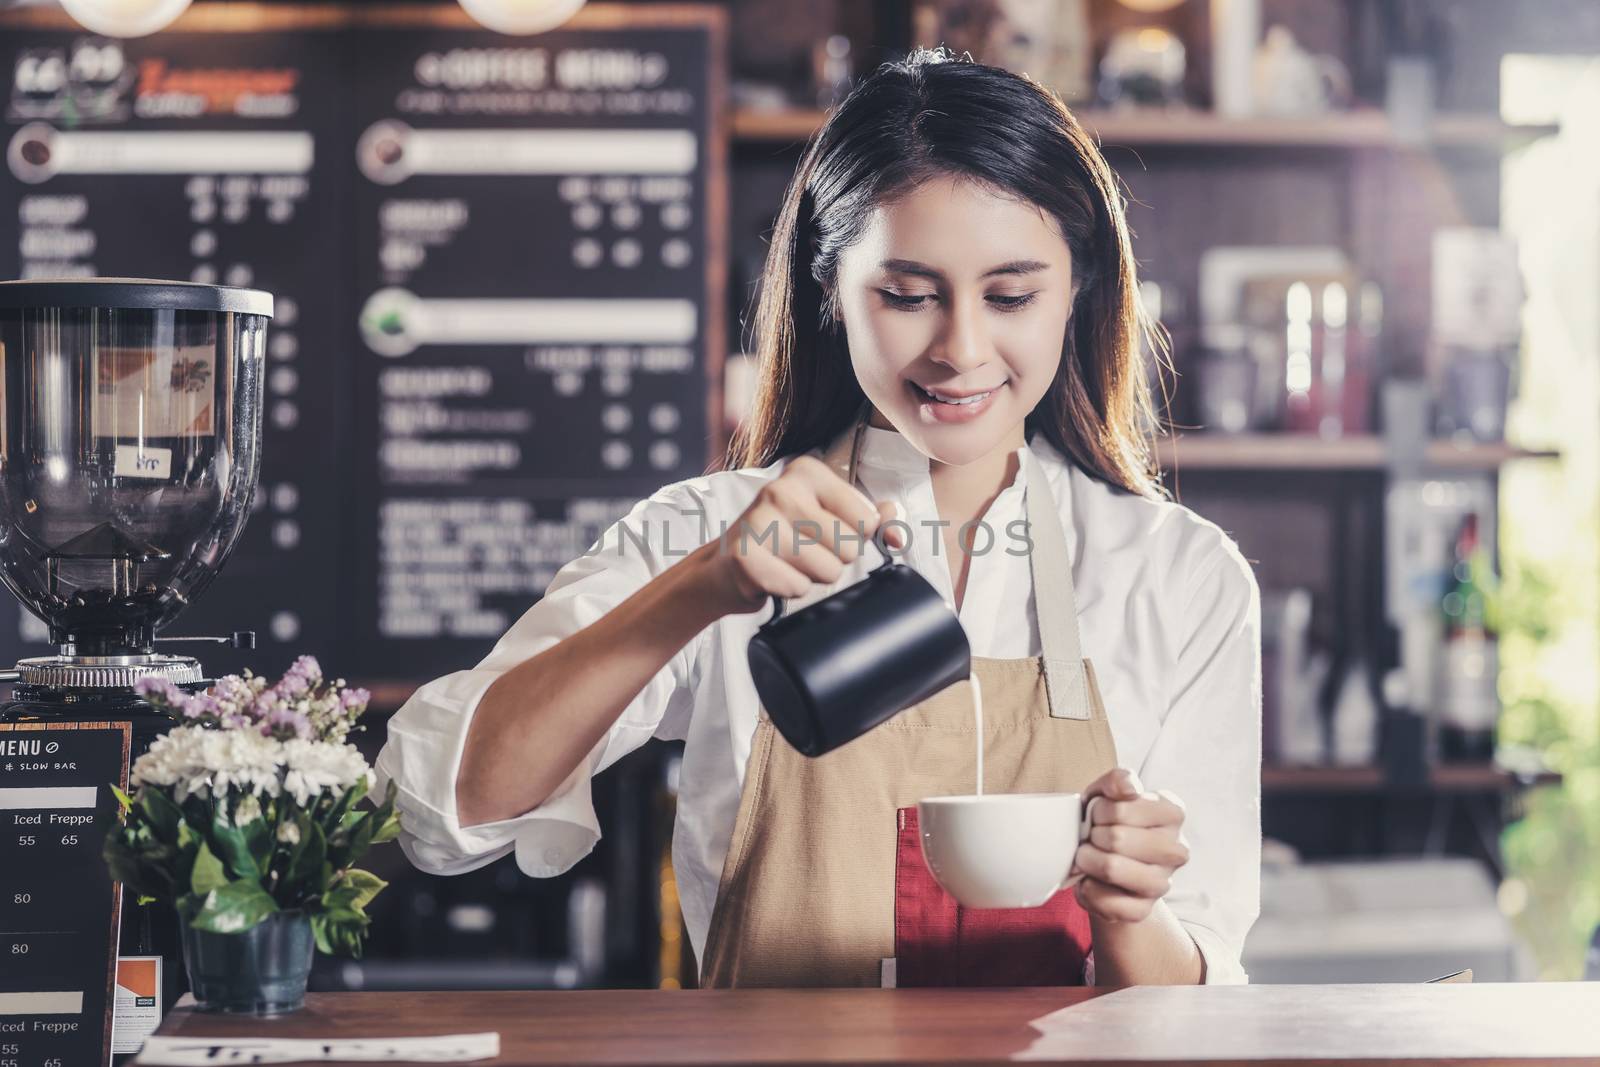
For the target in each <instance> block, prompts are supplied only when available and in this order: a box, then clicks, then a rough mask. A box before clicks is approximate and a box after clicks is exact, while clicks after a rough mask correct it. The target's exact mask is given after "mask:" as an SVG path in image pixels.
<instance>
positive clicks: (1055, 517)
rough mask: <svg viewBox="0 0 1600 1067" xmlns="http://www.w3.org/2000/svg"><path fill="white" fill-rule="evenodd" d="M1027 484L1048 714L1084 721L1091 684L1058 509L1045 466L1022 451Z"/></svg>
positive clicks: (1030, 451)
mask: <svg viewBox="0 0 1600 1067" xmlns="http://www.w3.org/2000/svg"><path fill="white" fill-rule="evenodd" d="M1026 457H1027V458H1026V462H1027V467H1028V475H1027V478H1028V481H1027V486H1026V488H1025V490H1024V493H1023V495H1024V498H1025V501H1026V504H1027V508H1028V531H1029V537H1030V539H1031V540H1032V542H1033V551H1032V552H1030V553H1029V555H1028V564H1029V567H1030V568H1031V570H1032V573H1033V607H1034V615H1035V617H1036V618H1037V619H1038V620H1039V645H1040V648H1041V649H1042V651H1043V654H1044V683H1045V689H1046V691H1048V693H1049V694H1050V715H1051V717H1052V718H1056V719H1087V718H1089V717H1090V709H1089V683H1088V678H1087V676H1086V674H1085V672H1084V667H1083V641H1082V638H1081V636H1080V635H1079V632H1078V594H1077V591H1076V590H1075V589H1074V588H1073V584H1072V557H1071V556H1069V555H1068V554H1067V537H1066V534H1065V533H1064V532H1063V531H1062V528H1061V510H1060V508H1058V507H1057V506H1056V502H1055V497H1054V495H1053V494H1052V493H1051V492H1050V484H1049V482H1047V481H1046V480H1045V473H1044V465H1043V464H1041V463H1040V462H1039V460H1038V457H1036V456H1035V455H1034V454H1033V449H1032V448H1029V449H1027V451H1026Z"/></svg>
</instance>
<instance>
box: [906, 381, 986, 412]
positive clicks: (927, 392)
mask: <svg viewBox="0 0 1600 1067" xmlns="http://www.w3.org/2000/svg"><path fill="white" fill-rule="evenodd" d="M911 384H912V385H913V386H914V387H915V388H916V390H917V392H919V393H921V394H922V395H923V396H924V397H926V398H928V399H929V400H934V401H937V402H939V403H941V404H950V405H953V406H960V405H964V404H976V403H978V402H980V401H981V400H983V399H984V398H985V397H987V396H988V395H989V394H990V393H993V392H994V391H995V390H996V389H999V388H1000V387H1001V386H1003V385H1005V383H1004V382H1001V383H1000V385H997V386H994V387H993V388H990V389H981V390H974V391H970V392H958V391H956V390H953V389H933V388H929V387H927V386H923V385H919V384H918V383H916V382H912V383H911Z"/></svg>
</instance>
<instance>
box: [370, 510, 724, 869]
mask: <svg viewBox="0 0 1600 1067" xmlns="http://www.w3.org/2000/svg"><path fill="white" fill-rule="evenodd" d="M707 529H708V524H707V519H706V516H705V515H704V512H703V504H702V498H701V497H700V496H699V495H698V494H693V493H689V492H686V491H684V489H683V487H682V483H678V484H677V485H673V486H667V487H666V488H664V489H662V490H660V491H659V492H657V493H656V494H654V495H652V496H651V497H649V498H647V499H645V500H642V501H640V502H639V503H638V504H636V505H635V506H634V507H633V508H632V509H631V510H630V511H629V512H628V513H627V514H626V515H624V516H623V517H622V518H621V519H618V520H617V521H616V522H615V523H613V524H612V525H611V526H610V527H609V528H607V530H606V531H605V532H604V533H603V534H602V535H601V536H600V538H599V540H597V541H596V542H595V543H594V544H593V545H592V546H590V548H589V550H588V551H587V552H585V553H584V554H583V555H581V556H579V557H578V558H576V559H574V560H572V561H571V562H569V563H567V564H566V565H565V566H563V567H562V568H561V569H560V570H559V571H557V572H556V574H555V575H554V577H553V578H552V579H551V581H550V584H549V585H548V586H547V588H546V590H545V594H544V596H543V597H542V598H540V599H539V600H538V601H537V602H536V603H535V604H534V605H533V606H532V607H530V608H529V609H528V610H527V611H526V612H525V613H524V614H523V615H522V617H521V618H519V619H518V620H517V621H516V623H514V624H513V625H512V627H511V628H510V630H508V631H507V632H506V633H505V635H504V636H503V637H501V639H500V640H499V642H498V643H496V645H495V647H494V649H493V650H492V651H491V652H490V653H489V655H488V656H486V657H485V658H484V659H483V661H482V662H481V663H479V664H478V665H477V666H476V667H474V668H472V669H470V670H462V671H457V672H455V673H453V674H448V675H445V676H444V677H442V678H437V679H435V680H433V681H431V682H429V683H427V684H426V685H424V686H422V687H421V688H419V689H418V690H417V691H416V692H415V693H414V694H412V696H411V699H409V700H408V701H406V703H405V705H404V706H403V707H401V709H400V710H399V711H398V712H396V713H395V714H394V716H393V717H392V718H391V719H390V720H389V724H388V737H387V739H386V741H385V743H384V746H383V750H382V751H381V752H380V753H379V754H378V760H377V764H376V768H375V769H376V772H377V788H378V789H379V790H383V789H385V788H387V783H388V782H390V781H393V782H394V783H395V784H396V785H397V792H396V796H397V806H398V808H399V812H400V819H401V823H402V826H403V829H402V831H401V835H400V847H401V849H402V850H403V851H404V852H405V854H406V856H407V858H409V859H410V860H411V862H412V863H413V864H415V865H416V866H417V867H419V868H421V869H422V870H424V871H428V872H430V873H433V874H461V873H464V872H466V871H471V870H475V869H476V868H479V867H482V866H484V865H485V864H488V863H490V862H492V861H494V860H496V859H498V858H500V857H501V856H504V855H505V854H506V853H507V852H509V851H512V850H515V852H516V857H517V865H518V866H519V867H520V868H521V869H522V870H523V871H524V872H525V873H527V874H529V875H531V876H533V877H536V878H544V877H551V876H553V875H558V874H561V873H563V872H565V871H567V870H569V869H570V868H571V867H572V866H573V864H575V863H577V862H578V861H579V860H581V859H583V857H585V856H587V855H588V854H589V852H590V851H591V850H593V848H594V846H595V843H596V842H597V841H599V839H600V825H599V822H598V821H597V820H596V818H595V811H594V804H593V801H592V798H591V794H590V778H591V777H592V776H593V775H595V774H597V773H599V772H600V771H602V770H604V769H605V768H606V767H608V766H610V765H611V764H612V763H614V762H616V761H617V760H618V759H620V758H621V757H622V756H623V755H625V754H627V753H628V752H630V751H632V750H633V749H635V748H637V747H639V746H640V745H641V744H643V743H644V742H645V741H646V740H648V739H649V738H650V737H651V736H652V735H654V734H656V733H657V732H658V731H659V732H661V733H662V734H663V736H674V737H678V736H683V732H684V730H685V728H686V720H687V717H688V715H689V712H690V708H691V706H692V693H691V689H690V676H691V672H692V670H693V665H694V657H695V651H696V649H697V648H698V646H699V644H700V643H701V642H702V641H703V640H704V638H705V631H702V633H701V634H700V635H698V636H697V637H696V638H695V639H694V640H692V641H690V642H689V643H687V644H686V645H685V646H684V647H683V648H682V649H681V650H679V652H678V653H677V654H676V655H674V656H673V657H672V659H671V660H669V661H668V662H667V664H666V665H665V666H663V667H662V668H661V670H660V671H658V672H657V673H656V674H655V675H654V676H653V677H652V678H651V679H650V680H649V681H648V682H647V683H646V684H645V686H644V688H643V689H641V690H640V691H639V693H638V695H637V696H635V697H634V698H633V700H632V701H630V702H629V703H628V706H627V707H626V708H624V709H623V711H622V714H621V715H620V716H618V718H617V720H616V722H615V723H614V724H613V725H612V727H611V728H610V730H609V731H608V732H607V733H606V735H605V736H604V737H602V738H601V740H600V742H599V743H598V744H597V745H596V746H595V747H594V749H593V750H592V751H591V752H590V753H589V754H588V756H587V757H586V758H585V760H584V761H583V763H581V764H580V765H579V766H578V767H577V768H575V769H574V770H573V772H572V773H571V774H570V775H569V776H568V777H567V779H566V781H564V782H563V783H562V784H561V785H560V787H559V788H557V789H556V790H555V792H553V793H552V794H551V795H550V796H549V798H547V799H546V800H545V801H544V802H543V803H542V804H540V805H539V806H538V807H536V808H534V809H532V810H531V811H528V812H526V813H524V814H522V815H519V816H517V817H516V818H512V819H504V820H501V821H499V822H492V823H482V824H479V825H475V826H470V827H463V826H462V825H461V820H460V818H459V817H458V815H457V812H456V800H455V796H456V778H457V775H458V774H459V773H460V769H461V757H462V751H463V749H464V747H465V744H466V738H467V732H468V730H469V728H470V727H471V725H472V715H473V712H474V711H475V710H476V709H477V706H478V702H479V701H480V700H481V699H482V697H483V694H484V692H485V691H486V690H487V689H488V688H489V686H490V685H491V684H493V683H494V681H495V679H497V678H499V677H500V676H501V675H502V674H504V673H505V672H506V671H507V670H510V669H511V668H512V667H515V666H516V665H518V664H520V663H522V662H523V661H525V660H527V659H528V658H530V657H532V656H534V655H537V654H538V653H540V652H543V651H544V650H545V649H547V648H549V647H551V646H552V645H555V644H556V643H558V642H559V641H561V640H562V639H564V638H566V637H568V636H570V635H572V634H574V633H576V632H577V631H579V630H581V629H583V628H584V627H585V626H588V625H589V624H590V623H593V622H595V621H596V620H597V619H599V618H600V617H601V616H603V615H605V614H606V613H607V612H608V611H610V610H611V609H612V608H614V607H616V606H617V605H618V604H620V603H621V602H622V601H624V600H626V599H627V598H628V597H630V596H632V595H633V594H634V593H635V592H637V591H638V590H639V589H640V588H641V587H643V586H644V585H645V584H646V583H647V582H649V581H650V580H651V579H653V578H654V577H656V576H657V575H659V574H661V573H662V572H663V571H665V570H666V569H667V568H668V567H670V566H672V565H674V564H676V563H677V562H679V561H680V560H681V559H683V558H684V557H685V556H687V555H688V554H689V552H691V551H693V549H694V548H696V547H698V546H699V545H700V544H703V543H704V541H705V538H706V531H707ZM537 710H538V709H537V708H536V707H534V706H532V705H531V704H530V707H529V708H528V713H529V714H537Z"/></svg>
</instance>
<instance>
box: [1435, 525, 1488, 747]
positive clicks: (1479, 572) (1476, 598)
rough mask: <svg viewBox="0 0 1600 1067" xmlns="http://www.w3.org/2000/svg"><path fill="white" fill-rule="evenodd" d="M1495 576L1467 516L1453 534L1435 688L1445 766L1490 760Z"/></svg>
mask: <svg viewBox="0 0 1600 1067" xmlns="http://www.w3.org/2000/svg"><path fill="white" fill-rule="evenodd" d="M1493 595H1494V578H1493V575H1492V574H1491V570H1490V565H1489V557H1488V554H1487V552H1486V551H1485V549H1484V547H1483V544H1482V543H1481V541H1480V540H1479V538H1478V516H1477V515H1476V514H1475V513H1472V512H1468V513H1467V514H1466V515H1465V516H1464V517H1463V518H1462V520H1461V526H1460V529H1459V531H1458V532H1457V534H1456V543H1455V551H1454V554H1453V562H1452V564H1451V568H1450V577H1449V579H1448V580H1447V583H1446V589H1445V594H1444V599H1443V601H1442V604H1441V606H1442V608H1443V611H1444V656H1443V657H1442V669H1443V677H1442V679H1441V681H1440V687H1439V703H1438V710H1439V756H1440V758H1441V759H1442V760H1444V761H1446V762H1454V763H1487V762H1490V761H1491V760H1493V759H1494V749H1495V728H1496V726H1497V724H1498V721H1499V718H1500V698H1499V694H1498V692H1497V688H1496V682H1497V680H1498V677H1499V655H1498V643H1499V642H1498V640H1497V636H1496V634H1495V631H1494V627H1493V624H1492V621H1491V611H1492V603H1491V600H1492V597H1493Z"/></svg>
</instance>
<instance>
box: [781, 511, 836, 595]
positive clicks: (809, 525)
mask: <svg viewBox="0 0 1600 1067" xmlns="http://www.w3.org/2000/svg"><path fill="white" fill-rule="evenodd" d="M829 537H831V535H830V534H827V533H824V532H823V531H822V530H821V529H820V528H819V526H818V524H817V523H816V522H813V521H811V520H809V519H801V520H800V521H799V522H797V523H792V524H790V525H789V526H788V528H787V530H786V532H785V534H784V537H783V553H782V555H783V558H784V559H786V560H787V561H788V562H789V563H790V564H791V565H792V566H793V567H794V568H795V569H796V570H798V571H800V572H801V573H802V574H805V575H807V576H808V577H810V578H811V579H812V580H813V581H816V582H821V583H822V584H823V585H828V584H830V583H832V582H836V581H838V580H839V579H840V577H842V576H843V574H844V562H843V561H842V560H840V559H839V557H838V556H837V555H835V554H834V552H833V550H832V549H831V548H829V547H828V546H827V545H826V544H825V543H824V541H825V539H827V538H829Z"/></svg>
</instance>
